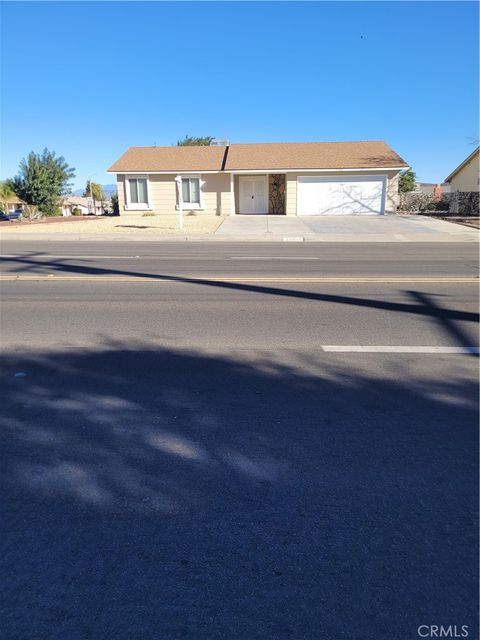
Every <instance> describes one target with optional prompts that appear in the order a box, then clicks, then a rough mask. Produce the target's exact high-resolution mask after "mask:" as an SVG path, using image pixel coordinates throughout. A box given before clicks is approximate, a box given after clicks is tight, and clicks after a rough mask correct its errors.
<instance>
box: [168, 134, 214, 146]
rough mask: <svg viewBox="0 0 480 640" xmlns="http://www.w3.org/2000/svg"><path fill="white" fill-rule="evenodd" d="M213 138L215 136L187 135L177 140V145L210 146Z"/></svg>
mask: <svg viewBox="0 0 480 640" xmlns="http://www.w3.org/2000/svg"><path fill="white" fill-rule="evenodd" d="M213 139H214V137H213V136H204V137H203V138H195V137H193V136H185V138H183V140H179V141H178V142H177V147H208V146H209V145H210V143H211V141H212V140H213Z"/></svg>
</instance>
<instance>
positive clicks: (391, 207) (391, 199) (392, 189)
mask: <svg viewBox="0 0 480 640" xmlns="http://www.w3.org/2000/svg"><path fill="white" fill-rule="evenodd" d="M347 175H355V171H354V170H353V169H352V173H351V174H348V173H343V172H342V173H339V174H334V173H331V172H325V173H322V172H315V173H313V172H311V173H308V172H302V173H287V195H286V199H285V203H286V213H287V216H296V215H297V178H298V176H319V177H320V176H322V177H327V176H332V177H342V176H344V177H346V176H347ZM357 175H362V176H379V175H380V176H385V175H386V176H387V194H386V201H385V213H393V212H395V211H396V210H397V206H398V201H399V196H398V177H399V175H400V172H399V171H362V172H361V173H359V174H357Z"/></svg>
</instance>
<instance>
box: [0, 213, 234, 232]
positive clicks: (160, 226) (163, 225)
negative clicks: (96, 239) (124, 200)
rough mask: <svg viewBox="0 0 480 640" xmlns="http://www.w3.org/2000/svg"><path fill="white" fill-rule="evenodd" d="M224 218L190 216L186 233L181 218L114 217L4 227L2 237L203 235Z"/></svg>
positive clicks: (186, 222)
mask: <svg viewBox="0 0 480 640" xmlns="http://www.w3.org/2000/svg"><path fill="white" fill-rule="evenodd" d="M222 221H223V218H220V217H217V216H188V215H185V216H184V218H183V230H180V229H179V228H178V216H138V215H137V216H135V215H134V216H128V215H126V216H115V217H112V218H98V219H97V218H91V219H89V220H88V221H87V220H78V221H76V220H70V219H69V220H68V223H65V222H60V221H59V222H58V223H56V222H51V221H50V220H49V221H48V223H42V222H40V223H36V224H29V223H28V222H27V223H25V222H22V223H20V224H11V226H9V225H7V224H2V225H1V228H0V233H1V235H4V236H6V235H8V236H11V235H21V234H23V233H28V234H30V233H48V234H55V235H57V234H58V235H60V234H72V233H74V234H75V235H78V234H85V235H89V234H95V235H97V234H101V233H124V234H128V235H134V234H142V235H145V234H152V235H166V234H168V235H175V234H177V235H186V234H188V235H196V234H198V235H202V234H211V233H214V232H215V231H216V230H217V229H218V227H219V226H220V225H221V223H222Z"/></svg>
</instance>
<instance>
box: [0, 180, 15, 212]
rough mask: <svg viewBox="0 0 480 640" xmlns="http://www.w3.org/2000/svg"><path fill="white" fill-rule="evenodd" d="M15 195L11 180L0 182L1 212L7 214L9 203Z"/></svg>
mask: <svg viewBox="0 0 480 640" xmlns="http://www.w3.org/2000/svg"><path fill="white" fill-rule="evenodd" d="M15 195H16V194H15V191H14V190H13V188H12V182H11V180H3V181H2V182H0V204H1V205H2V211H4V212H5V213H7V211H8V205H9V201H10V200H11V199H12V198H14V197H15Z"/></svg>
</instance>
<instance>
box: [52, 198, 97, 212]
mask: <svg viewBox="0 0 480 640" xmlns="http://www.w3.org/2000/svg"><path fill="white" fill-rule="evenodd" d="M61 208H62V215H63V216H71V215H72V211H73V209H79V210H80V214H81V215H82V216H86V215H88V214H89V213H94V214H95V215H96V216H101V215H102V214H103V210H104V203H103V202H100V200H95V203H93V201H91V200H90V198H83V197H81V196H66V197H65V198H63V200H62V205H61Z"/></svg>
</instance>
